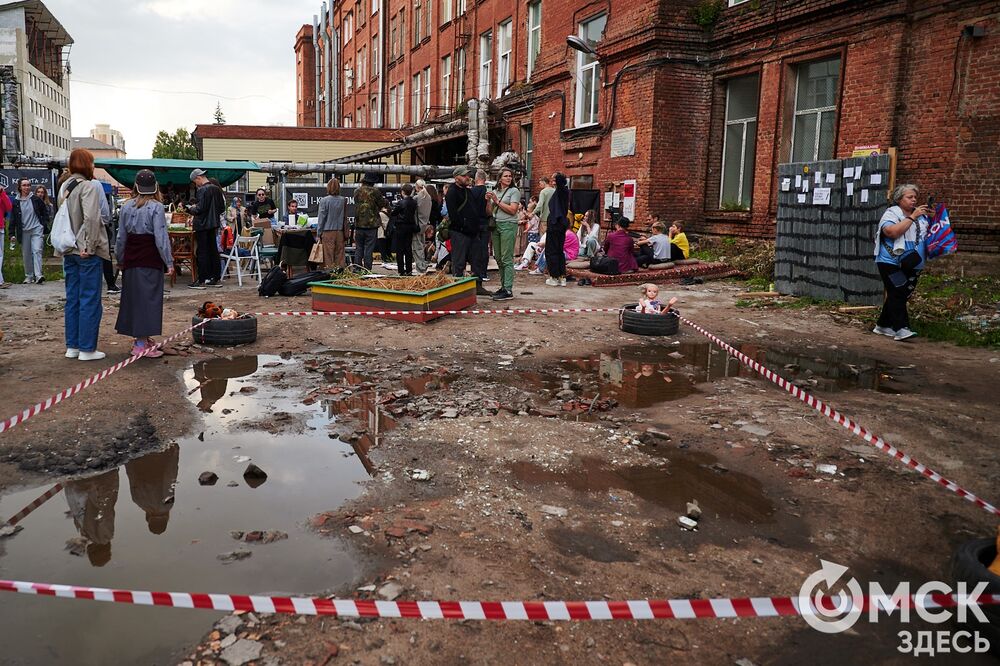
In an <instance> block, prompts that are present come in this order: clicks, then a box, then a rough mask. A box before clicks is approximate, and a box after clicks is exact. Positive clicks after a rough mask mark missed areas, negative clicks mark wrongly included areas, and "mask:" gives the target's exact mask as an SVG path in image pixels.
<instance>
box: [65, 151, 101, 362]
mask: <svg viewBox="0 0 1000 666" xmlns="http://www.w3.org/2000/svg"><path fill="white" fill-rule="evenodd" d="M93 179H94V156H93V154H91V152H90V151H89V150H86V149H84V148H77V149H76V150H74V151H73V152H72V153H70V155H69V177H68V178H66V180H65V181H64V182H63V184H62V187H60V188H59V196H58V199H57V200H58V202H59V207H60V208H64V209H65V210H66V215H68V217H69V226H70V228H71V229H72V232H73V235H74V236H75V238H76V245H75V246H74V247H70V248H69V249H67V250H65V251H63V252H61V253H60V254H61V256H62V259H63V273H64V274H65V275H66V309H65V312H64V319H65V323H66V358H77V359H79V360H81V361H99V360H100V359H102V358H104V352H101V351H98V350H97V336H98V332H99V330H100V327H101V280H102V277H103V261H102V260H105V259H111V251H110V249H111V248H110V247H109V246H108V235H107V234H106V233H105V231H104V221H103V220H102V219H101V202H100V200H99V197H98V194H97V190H96V189H95V188H93V187H91V186H90V181H91V180H93ZM56 217H57V218H58V217H59V213H57V214H56ZM53 235H55V234H53Z"/></svg>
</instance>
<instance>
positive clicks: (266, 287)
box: [257, 266, 288, 298]
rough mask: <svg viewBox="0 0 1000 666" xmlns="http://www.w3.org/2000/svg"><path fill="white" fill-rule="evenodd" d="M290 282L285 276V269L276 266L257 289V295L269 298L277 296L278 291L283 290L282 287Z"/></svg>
mask: <svg viewBox="0 0 1000 666" xmlns="http://www.w3.org/2000/svg"><path fill="white" fill-rule="evenodd" d="M286 282H288V277H287V276H286V275H285V271H284V269H282V268H281V266H275V267H274V268H272V269H271V270H269V271H268V272H267V275H265V276H264V279H263V280H261V281H260V286H259V287H257V293H258V294H260V295H261V296H263V297H264V298H268V297H269V296H275V295H277V293H278V290H279V289H281V287H282V285H284V284H285V283H286Z"/></svg>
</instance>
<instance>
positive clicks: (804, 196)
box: [799, 194, 806, 204]
mask: <svg viewBox="0 0 1000 666" xmlns="http://www.w3.org/2000/svg"><path fill="white" fill-rule="evenodd" d="M805 202H806V195H804V194H800V195H799V203H800V204H804V203H805Z"/></svg>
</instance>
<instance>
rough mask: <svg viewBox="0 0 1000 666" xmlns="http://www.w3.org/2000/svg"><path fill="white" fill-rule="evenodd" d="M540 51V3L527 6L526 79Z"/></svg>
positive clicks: (532, 69)
mask: <svg viewBox="0 0 1000 666" xmlns="http://www.w3.org/2000/svg"><path fill="white" fill-rule="evenodd" d="M541 50H542V3H541V0H539V2H532V3H531V4H530V5H528V78H529V79H530V78H531V73H532V72H533V71H535V59H536V58H538V53H539V52H540V51H541Z"/></svg>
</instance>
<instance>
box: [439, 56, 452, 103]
mask: <svg viewBox="0 0 1000 666" xmlns="http://www.w3.org/2000/svg"><path fill="white" fill-rule="evenodd" d="M441 106H443V107H444V108H445V109H447V110H448V111H451V54H450V53H449V54H448V55H446V56H445V57H443V58H441Z"/></svg>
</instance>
